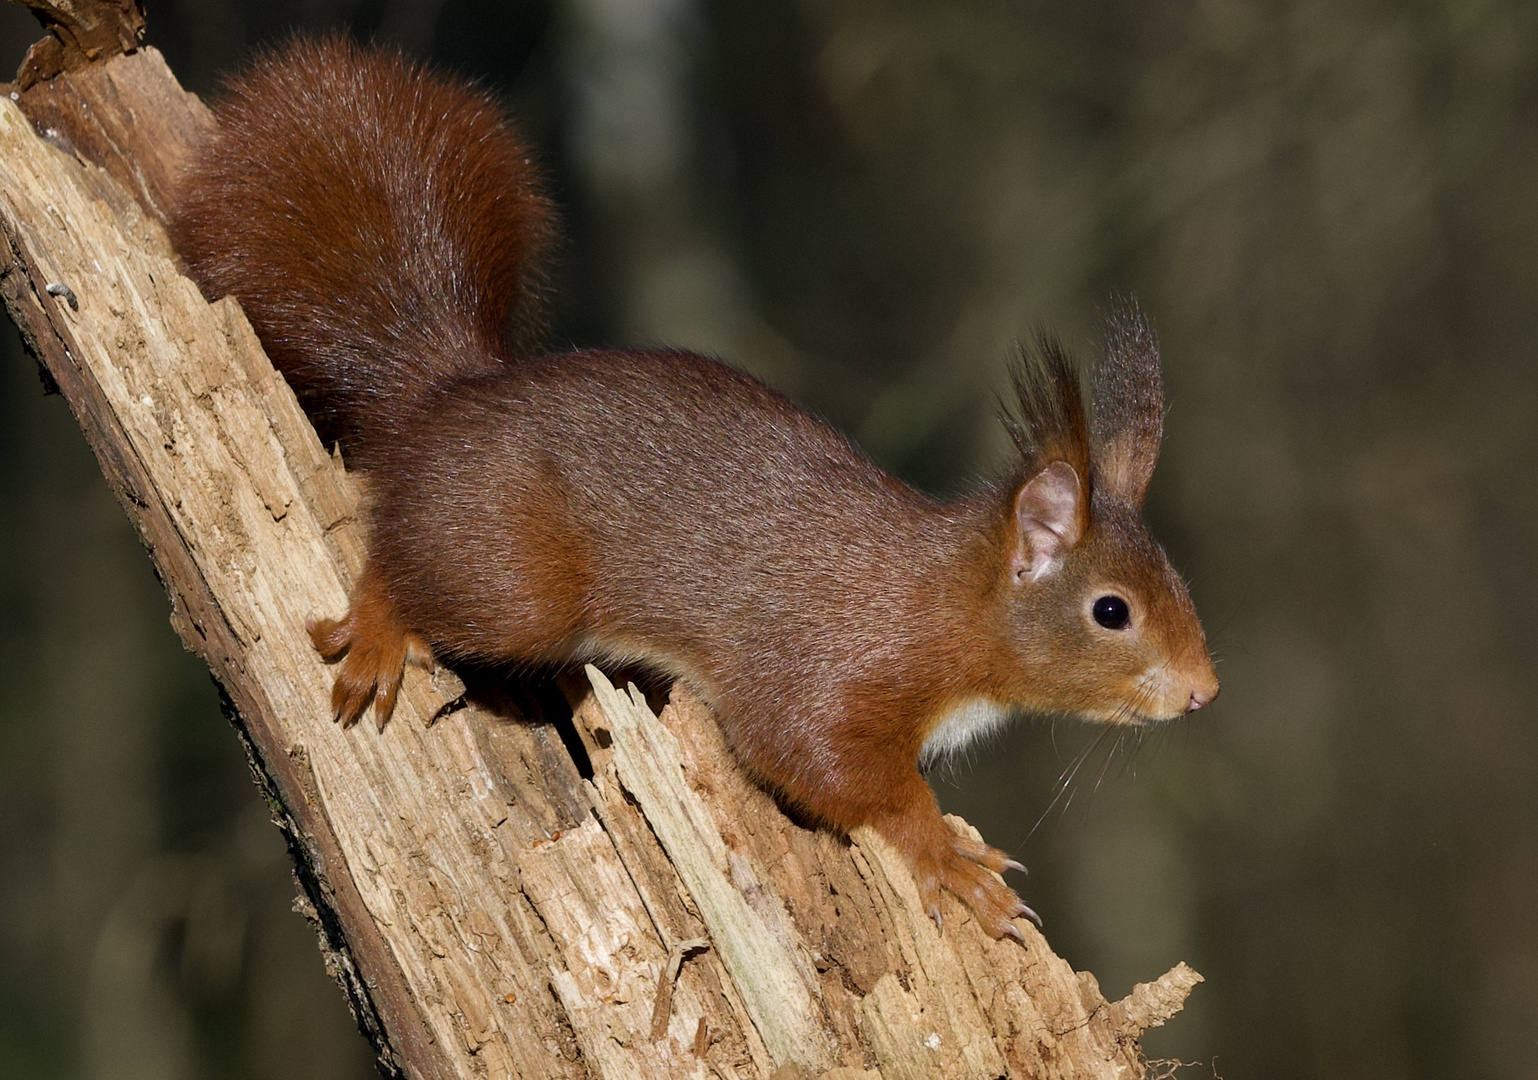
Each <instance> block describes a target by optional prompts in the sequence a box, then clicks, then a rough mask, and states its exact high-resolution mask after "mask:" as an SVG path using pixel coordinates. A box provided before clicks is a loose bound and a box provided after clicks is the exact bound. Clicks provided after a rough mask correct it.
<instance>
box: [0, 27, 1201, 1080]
mask: <svg viewBox="0 0 1538 1080" xmlns="http://www.w3.org/2000/svg"><path fill="white" fill-rule="evenodd" d="M23 101H24V103H28V107H29V108H33V110H34V111H33V116H32V118H31V120H29V117H28V116H26V115H24V114H23V112H22V110H21V109H20V108H18V107H17V105H16V104H15V103H14V102H13V101H12V100H10V99H9V95H6V97H5V98H4V99H0V233H3V236H4V243H5V245H6V246H5V249H4V250H3V251H0V293H3V295H4V298H5V301H6V304H7V307H8V308H9V309H10V311H11V313H12V316H13V318H14V319H16V321H17V323H18V325H19V326H21V328H22V330H23V333H24V335H25V336H26V338H27V341H28V344H29V347H30V348H31V349H32V351H33V353H34V355H36V356H38V357H39V359H40V361H41V362H42V363H43V364H45V365H46V366H47V369H48V370H49V372H50V373H51V374H52V377H53V378H54V380H55V381H56V382H57V383H58V385H59V387H60V388H61V390H62V391H63V392H64V394H65V396H66V398H67V399H68V400H69V403H70V407H71V409H72V410H73V411H74V413H75V415H76V417H77V419H78V420H79V421H80V423H81V426H82V428H83V429H84V430H85V432H86V435H87V438H88V439H89V440H90V442H91V445H92V447H93V449H94V450H95V451H96V453H97V456H98V459H99V460H100V461H101V463H102V467H103V470H104V472H106V474H107V476H108V478H109V480H110V481H111V482H112V484H113V487H114V490H115V491H116V492H117V493H118V495H119V498H120V500H121V501H122V502H123V504H124V506H125V508H126V509H127V510H128V512H129V514H130V516H131V517H132V518H133V520H134V522H135V524H136V526H137V528H138V529H139V532H140V535H141V536H142V537H143V538H144V540H145V543H146V546H147V547H148V548H149V549H150V553H151V556H152V557H153V558H154V560H155V562H156V566H157V569H158V570H159V572H160V574H161V577H162V579H163V580H164V581H165V582H166V583H167V588H168V590H169V591H170V593H171V597H172V601H173V607H174V614H173V623H174V624H175V625H176V628H177V630H178V632H179V633H180V634H181V635H182V637H183V640H184V641H186V642H187V644H188V646H189V647H190V648H192V649H194V650H195V651H197V652H198V653H199V655H201V656H203V657H204V658H205V659H206V660H207V661H208V663H209V665H210V667H211V668H212V669H213V671H214V673H215V674H216V676H217V677H218V679H219V680H220V682H221V684H222V685H223V686H224V687H225V689H226V691H227V693H228V695H229V698H230V701H231V703H232V713H233V714H234V715H233V718H234V719H235V721H236V724H237V729H238V730H239V731H240V732H241V733H242V737H243V738H245V739H246V740H247V747H248V750H249V752H250V754H251V757H252V761H253V766H254V768H255V769H256V771H257V774H258V777H259V780H260V782H261V783H262V784H263V786H264V789H265V790H266V792H267V794H268V796H269V799H270V801H271V802H272V803H273V806H274V811H275V815H276V816H277V818H278V820H279V823H280V825H282V827H283V828H284V829H285V830H286V832H287V834H288V836H289V837H290V840H291V844H292V847H293V850H294V853H295V857H296V861H297V862H296V865H297V867H298V871H299V876H300V879H301V882H302V884H303V885H304V887H305V896H306V899H307V902H308V903H309V904H310V905H311V907H312V908H313V911H314V914H315V918H316V921H317V924H318V927H319V928H320V930H321V932H322V943H323V948H325V949H326V951H327V955H328V964H329V965H330V966H331V968H332V969H333V971H334V972H335V973H336V974H337V976H338V979H339V981H340V982H341V983H342V985H343V986H344V989H346V990H347V992H348V995H349V1000H350V1002H351V1003H352V1005H353V1008H354V1010H355V1013H356V1014H357V1015H358V1017H359V1021H360V1024H361V1025H362V1026H363V1027H364V1029H365V1031H366V1033H367V1034H369V1036H370V1037H371V1038H372V1039H373V1040H374V1042H375V1045H376V1046H377V1047H378V1048H379V1050H380V1053H381V1061H382V1064H383V1066H384V1068H385V1070H386V1072H387V1073H389V1074H392V1075H409V1076H420V1077H468V1076H480V1075H486V1076H494V1077H500V1076H518V1077H584V1076H628V1077H645V1078H651V1077H675V1076H699V1077H706V1076H720V1077H764V1076H769V1075H771V1074H773V1075H781V1073H779V1072H777V1070H780V1069H781V1068H782V1067H785V1066H790V1067H791V1068H792V1072H796V1070H800V1071H799V1073H798V1074H799V1075H804V1076H815V1075H818V1074H819V1073H821V1074H823V1075H826V1076H851V1075H861V1074H865V1075H871V1074H869V1073H865V1070H871V1069H879V1070H880V1075H881V1076H885V1077H887V1078H888V1080H893V1078H896V1077H909V1076H913V1077H919V1076H923V1077H929V1076H934V1077H940V1076H944V1077H968V1076H977V1077H991V1076H999V1075H1015V1076H1033V1077H1054V1078H1055V1077H1107V1078H1109V1077H1113V1076H1114V1077H1129V1076H1138V1075H1141V1073H1142V1067H1141V1064H1140V1060H1139V1057H1138V1053H1137V1048H1136V1042H1135V1040H1136V1036H1137V1033H1138V1031H1139V1030H1140V1028H1141V1027H1142V1026H1145V1025H1147V1024H1150V1023H1157V1022H1160V1021H1161V1020H1162V1019H1163V1018H1166V1017H1167V1016H1168V1015H1170V1014H1171V1013H1172V1012H1173V1010H1174V1009H1175V1008H1178V1005H1179V1002H1180V1001H1181V1000H1183V999H1184V995H1185V993H1187V992H1189V989H1190V986H1191V984H1192V982H1193V980H1194V979H1195V978H1199V977H1198V976H1195V973H1194V972H1190V973H1189V975H1187V974H1184V973H1182V969H1177V970H1176V971H1175V972H1172V973H1171V974H1170V975H1169V976H1166V977H1165V979H1163V980H1160V981H1159V982H1158V983H1156V984H1152V985H1153V986H1154V988H1155V989H1154V990H1151V991H1148V992H1146V993H1144V994H1143V996H1142V997H1138V996H1137V995H1134V998H1129V999H1128V1001H1127V1002H1124V1003H1119V1004H1118V1005H1116V1006H1108V1005H1107V1004H1106V1003H1105V1001H1104V999H1103V998H1101V996H1100V994H1099V991H1098V989H1097V988H1096V987H1095V985H1094V982H1093V979H1091V978H1088V977H1087V976H1079V975H1076V974H1075V973H1074V972H1073V971H1072V970H1071V969H1070V968H1069V967H1068V965H1067V964H1065V963H1064V962H1063V961H1062V960H1060V959H1059V958H1057V957H1056V956H1054V955H1053V954H1052V953H1051V951H1050V950H1049V949H1048V947H1047V945H1046V942H1045V941H1044V939H1042V938H1041V937H1040V935H1039V934H1036V933H1035V932H1034V930H1032V929H1031V928H1029V927H1027V928H1026V936H1027V945H1026V947H1025V948H1021V947H1020V946H1019V945H1016V944H1014V943H1010V942H1003V943H1001V942H994V941H991V940H989V939H988V938H987V937H986V936H984V935H983V934H982V933H981V932H980V931H979V930H978V928H977V927H976V926H975V924H973V923H972V922H971V921H970V919H969V918H968V916H967V914H966V913H965V911H964V909H963V908H961V907H960V906H959V905H957V904H955V903H954V902H951V901H949V900H947V902H946V908H945V914H946V924H945V931H944V933H943V934H942V933H940V932H939V931H937V930H936V928H935V926H934V924H933V923H932V922H931V921H930V920H929V919H928V918H927V917H926V915H925V914H924V912H923V910H922V906H921V905H920V904H919V902H918V899H917V895H916V892H915V890H914V888H913V883H912V881H911V879H910V878H909V877H908V874H907V871H906V869H905V868H904V866H903V864H902V863H901V860H900V859H899V858H897V857H896V855H895V854H894V853H893V852H892V851H891V850H890V849H889V848H887V847H886V845H884V844H883V843H882V842H881V840H880V839H879V837H876V836H874V835H859V836H856V837H855V838H854V839H853V841H843V840H840V839H839V838H836V837H833V836H830V835H828V834H826V833H821V832H816V831H811V830H807V829H804V828H800V827H798V826H796V825H794V824H793V823H791V822H790V821H788V820H787V819H786V818H785V817H784V815H783V814H781V813H780V812H779V810H778V809H777V808H776V807H775V805H774V803H773V802H772V800H770V799H769V798H768V797H767V796H766V795H764V793H763V792H761V791H759V790H757V789H756V788H754V787H753V786H752V785H751V784H749V783H748V782H747V781H746V780H745V779H744V778H743V776H742V774H741V773H740V772H739V770H737V768H736V767H735V765H734V764H733V763H732V761H731V759H730V756H729V754H728V753H727V751H726V749H725V747H724V745H723V744H722V741H721V738H720V735H719V732H718V731H717V730H716V728H715V726H714V724H713V722H712V721H711V719H710V716H709V711H708V710H707V709H706V708H704V707H703V706H702V705H701V704H699V703H698V702H697V701H694V700H692V699H691V698H689V697H688V696H687V695H686V694H684V693H682V692H681V691H675V692H674V694H673V698H672V701H671V702H670V703H669V705H668V706H667V707H666V708H665V709H663V710H662V714H661V718H660V719H659V718H658V717H657V716H656V715H655V714H654V713H653V712H652V711H651V710H650V709H649V708H648V707H647V706H646V702H645V700H644V698H642V697H641V696H640V695H639V694H638V693H635V692H634V691H631V692H628V693H620V692H618V691H616V690H614V688H613V687H612V686H611V685H610V684H609V683H608V682H607V680H605V679H604V678H603V677H602V676H601V675H598V674H597V673H596V672H593V673H592V682H593V685H594V686H595V687H596V688H597V690H596V693H592V692H588V691H587V690H586V689H585V688H584V687H580V686H576V685H575V684H572V686H573V697H574V702H575V713H576V722H577V725H578V728H579V731H580V732H581V735H582V738H583V740H584V742H585V744H586V746H587V747H588V749H589V752H590V759H591V767H592V779H591V780H584V779H582V776H581V773H580V769H579V764H578V762H576V761H574V760H573V759H572V757H571V755H570V754H569V753H568V752H567V750H566V748H565V746H564V745H563V743H562V741H561V739H560V736H559V733H558V732H557V731H556V730H555V729H554V728H552V727H551V726H550V725H548V724H544V723H535V722H529V721H521V720H519V721H513V720H508V719H505V718H502V717H499V716H497V715H493V714H492V713H490V712H487V711H485V710H484V709H481V708H479V707H457V705H456V706H455V707H449V706H451V704H453V703H455V702H457V700H458V699H459V697H460V694H461V691H462V686H461V685H459V684H458V683H457V681H456V680H454V679H453V677H452V676H450V675H448V674H447V673H442V674H440V675H439V676H437V677H430V676H429V675H427V674H426V673H424V672H421V671H418V670H413V671H412V672H410V673H409V675H408V678H407V681H406V687H405V691H404V693H403V695H402V700H401V704H400V706H399V708H398V712H397V715H396V718H395V720H394V722H392V723H391V724H390V725H389V726H388V727H387V728H386V730H385V731H384V732H382V733H376V732H373V731H372V730H370V729H368V728H366V727H360V728H355V729H352V730H342V729H341V728H339V727H337V726H335V725H333V724H332V723H331V722H330V719H329V716H330V710H329V704H328V700H329V689H330V673H329V672H328V670H327V669H326V668H325V667H324V665H322V664H320V663H319V662H318V660H317V659H316V657H315V655H314V654H313V651H312V650H311V649H310V646H309V642H308V639H307V637H306V635H305V632H304V622H305V619H306V618H307V617H308V616H310V615H314V614H335V613H338V612H340V611H342V610H343V609H344V608H345V605H346V593H347V586H348V584H349V582H350V580H351V578H352V576H353V575H354V574H355V573H356V571H357V569H358V566H359V563H360V559H361V552H362V532H361V523H360V514H359V511H358V500H357V492H356V491H355V489H354V487H353V485H352V484H351V482H350V479H349V477H347V475H346V474H345V473H344V472H343V471H342V469H341V468H340V466H339V464H338V463H337V462H336V461H334V460H333V458H332V457H331V456H330V455H328V454H327V453H326V452H325V450H324V448H323V447H322V446H321V445H320V444H319V442H318V441H317V440H316V438H315V435H314V432H313V430H312V429H311V428H310V426H309V424H308V422H307V421H306V420H305V418H304V416H303V415H302V413H301V412H300V410H299V408H298V405H297V402H296V401H295V399H294V397H293V394H292V393H291V392H290V391H289V389H288V387H287V385H286V384H285V383H284V382H283V380H282V379H281V378H280V377H279V376H277V375H276V374H275V373H274V372H273V370H272V368H271V366H270V364H269V363H268V362H267V360H266V358H265V356H264V355H263V353H262V351H261V348H260V346H259V344H258V342H257V341H256V339H255V337H254V335H253V334H252V332H251V330H250V327H249V325H248V324H247V323H246V321H245V319H244V316H243V315H242V314H241V312H240V309H239V307H238V305H236V304H235V303H234V302H233V301H230V300H224V301H220V302H218V303H216V304H212V305H210V304H207V303H206V302H204V300H203V298H202V297H201V296H200V295H199V294H198V291H197V289H196V288H195V287H194V286H193V285H192V284H191V283H190V282H189V281H187V280H186V278H184V277H183V276H182V275H181V274H180V273H179V271H178V267H177V264H176V261H175V258H174V256H173V255H172V253H171V251H170V249H169V247H168V245H167V242H166V240H165V236H164V232H163V230H162V229H161V225H160V221H159V215H160V214H161V213H162V212H163V208H164V206H165V205H166V203H165V199H166V197H167V192H168V191H169V190H170V187H171V184H172V183H173V182H174V175H175V170H176V167H177V165H178V164H179V162H181V161H182V160H185V157H186V155H187V153H188V151H189V146H190V144H191V143H192V142H193V141H194V140H195V139H196V137H197V133H198V132H199V131H200V130H203V129H205V128H206V125H207V124H208V123H209V121H208V118H207V114H206V112H204V111H203V110H202V107H201V105H199V104H198V103H197V101H196V100H195V99H194V98H192V97H191V96H190V95H186V94H184V93H183V92H182V91H181V90H180V88H179V87H177V86H176V83H175V80H174V79H173V78H172V77H171V75H170V73H169V72H168V71H167V70H166V69H165V67H164V64H163V61H162V60H161V59H160V57H159V55H158V54H157V53H155V52H154V51H153V50H141V51H139V52H136V53H132V54H128V55H124V56H118V57H115V58H113V59H111V60H109V61H106V62H104V63H100V64H95V65H91V66H88V67H86V68H84V69H83V70H81V71H80V72H78V73H74V74H65V75H61V76H59V77H58V78H56V79H55V80H53V81H52V82H50V83H39V84H38V85H37V86H35V87H33V88H32V89H31V90H29V91H27V94H26V95H24V96H23ZM39 118H41V119H42V126H43V127H44V128H45V129H52V130H53V131H54V132H56V134H55V135H53V136H52V141H49V140H45V139H43V138H40V137H39V136H38V134H37V133H36V131H35V130H34V123H33V121H36V120H38V119H39ZM130 192H131V193H132V194H130ZM50 286H52V287H53V288H52V289H50ZM71 300H73V303H71ZM435 721H436V722H435ZM702 941H704V942H708V948H701V947H700V942H702ZM1184 971H1185V972H1189V969H1184ZM835 1067H836V1068H835ZM830 1068H833V1069H834V1071H833V1072H826V1071H825V1070H828V1069H830Z"/></svg>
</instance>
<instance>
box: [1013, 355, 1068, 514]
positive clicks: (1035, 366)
mask: <svg viewBox="0 0 1538 1080" xmlns="http://www.w3.org/2000/svg"><path fill="white" fill-rule="evenodd" d="M1010 379H1011V381H1012V383H1013V384H1014V391H1015V400H1014V402H1013V407H1011V406H1010V405H1009V404H1005V405H1004V407H1003V410H1002V412H1003V417H1004V426H1005V428H1006V429H1007V430H1008V431H1009V435H1010V438H1012V439H1013V440H1014V442H1015V446H1016V447H1018V448H1019V450H1020V457H1021V459H1022V464H1023V465H1024V470H1023V473H1024V476H1025V477H1027V478H1029V477H1031V476H1034V475H1036V474H1037V473H1039V472H1041V471H1042V470H1043V469H1045V468H1046V467H1047V466H1048V465H1051V464H1052V463H1053V462H1055V461H1061V462H1063V463H1065V464H1067V465H1069V466H1070V467H1072V469H1073V471H1074V473H1075V475H1077V476H1079V477H1084V478H1087V477H1088V476H1089V463H1090V451H1089V442H1090V440H1089V427H1088V424H1087V422H1086V420H1085V414H1084V388H1083V384H1082V382H1081V381H1080V378H1079V369H1078V367H1077V365H1075V364H1074V362H1073V360H1072V358H1071V357H1069V355H1068V353H1067V352H1066V351H1065V350H1064V349H1063V346H1062V345H1061V344H1060V343H1059V342H1058V341H1057V339H1055V338H1052V337H1049V336H1047V335H1045V334H1042V335H1039V336H1038V337H1037V338H1036V341H1035V343H1034V345H1032V346H1028V347H1024V348H1022V349H1021V350H1020V352H1019V355H1018V356H1017V357H1016V358H1015V362H1014V364H1013V365H1011V367H1010ZM1081 524H1084V523H1081Z"/></svg>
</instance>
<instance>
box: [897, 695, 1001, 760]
mask: <svg viewBox="0 0 1538 1080" xmlns="http://www.w3.org/2000/svg"><path fill="white" fill-rule="evenodd" d="M1008 719H1009V710H1008V709H1006V708H1004V707H1003V706H1001V705H996V704H994V703H993V702H991V701H988V700H986V699H984V698H973V699H972V700H970V701H963V702H962V703H961V704H959V705H957V706H956V707H955V708H954V709H952V710H951V711H950V712H948V713H946V714H945V715H944V716H942V717H941V718H940V722H939V723H938V724H936V725H935V727H934V730H933V731H931V732H930V733H929V738H927V739H925V740H924V748H923V749H922V750H920V751H919V760H920V761H921V762H923V763H924V764H926V765H927V764H928V763H929V762H931V761H934V760H935V759H936V758H939V757H944V756H945V755H946V754H952V753H955V752H956V751H958V750H961V749H963V748H965V747H966V745H967V744H968V743H970V742H971V741H972V740H974V739H976V738H978V737H979V736H982V735H987V734H988V733H989V732H991V731H996V730H998V729H999V728H1000V727H1001V726H1003V724H1004V721H1006V720H1008Z"/></svg>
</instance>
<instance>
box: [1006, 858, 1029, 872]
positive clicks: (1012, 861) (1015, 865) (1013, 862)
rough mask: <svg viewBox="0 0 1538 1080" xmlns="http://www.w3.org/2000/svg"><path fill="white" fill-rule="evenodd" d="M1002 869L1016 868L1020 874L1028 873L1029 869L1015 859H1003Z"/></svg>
mask: <svg viewBox="0 0 1538 1080" xmlns="http://www.w3.org/2000/svg"><path fill="white" fill-rule="evenodd" d="M1003 869H1004V870H1018V871H1020V872H1021V873H1022V874H1029V873H1030V871H1029V870H1027V869H1026V868H1025V864H1024V863H1022V862H1019V861H1017V860H1015V859H1005V860H1004V867H1003Z"/></svg>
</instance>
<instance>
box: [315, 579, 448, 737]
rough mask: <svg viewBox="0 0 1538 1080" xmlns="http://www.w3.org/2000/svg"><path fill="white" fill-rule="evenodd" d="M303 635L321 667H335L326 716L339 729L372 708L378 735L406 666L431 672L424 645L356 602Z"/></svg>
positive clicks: (385, 616)
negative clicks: (329, 715) (340, 616)
mask: <svg viewBox="0 0 1538 1080" xmlns="http://www.w3.org/2000/svg"><path fill="white" fill-rule="evenodd" d="M306 629H308V630H309V632H310V641H311V642H312V643H313V644H314V645H315V649H316V651H317V652H319V653H320V655H321V657H322V658H323V659H324V660H325V661H326V662H327V663H336V662H337V661H340V664H341V666H340V667H339V668H338V669H337V673H336V681H335V682H334V683H333V684H332V686H331V711H332V714H333V719H335V720H338V721H340V722H341V724H342V726H343V727H351V726H352V725H353V724H355V723H357V722H358V720H359V719H360V718H361V717H362V716H363V713H364V711H365V710H367V709H368V707H369V705H370V704H371V703H372V704H373V706H374V721H375V723H377V724H378V725H379V727H380V730H383V729H384V726H385V721H386V720H388V719H390V714H391V713H392V712H394V711H395V698H396V695H397V694H399V693H400V685H401V677H402V675H403V673H404V668H405V665H406V662H407V661H408V660H409V661H411V662H413V663H417V664H420V665H422V666H423V667H431V666H432V659H433V654H432V649H431V648H429V646H428V644H427V642H426V641H424V640H423V639H422V638H420V637H418V636H417V635H416V634H413V633H410V632H409V631H407V630H406V629H405V627H403V626H401V624H400V623H399V621H397V620H396V619H395V618H394V617H393V613H391V612H389V611H388V609H386V610H385V611H383V612H381V611H380V610H378V605H375V604H370V603H367V602H363V601H362V598H361V597H360V598H359V600H356V601H354V603H353V606H352V610H350V611H349V612H348V613H347V617H346V618H344V619H311V620H310V621H309V622H308V623H307V624H306Z"/></svg>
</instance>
